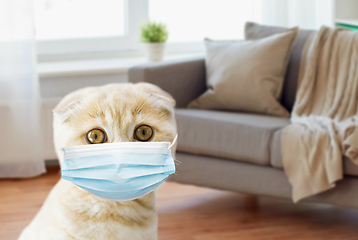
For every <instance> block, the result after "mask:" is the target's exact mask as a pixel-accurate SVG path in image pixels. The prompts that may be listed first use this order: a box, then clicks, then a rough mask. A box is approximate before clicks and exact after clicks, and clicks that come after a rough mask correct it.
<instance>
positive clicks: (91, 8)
mask: <svg viewBox="0 0 358 240" xmlns="http://www.w3.org/2000/svg"><path fill="white" fill-rule="evenodd" d="M35 13H36V14H35V24H36V37H37V39H38V40H50V39H71V38H93V37H108V36H123V35H124V20H125V18H124V14H125V12H124V1H123V0H57V1H56V0H35Z"/></svg>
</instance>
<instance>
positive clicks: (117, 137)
mask: <svg viewBox="0 0 358 240" xmlns="http://www.w3.org/2000/svg"><path fill="white" fill-rule="evenodd" d="M174 105H175V101H174V100H173V99H172V97H171V96H170V95H169V94H167V93H165V92H164V91H162V90H161V89H160V88H158V87H156V86H154V85H152V84H148V83H138V84H131V83H123V84H111V85H106V86H102V87H90V88H85V89H81V90H78V91H76V92H73V93H71V94H69V95H68V96H66V97H65V98H64V99H63V100H62V101H61V102H60V103H59V104H58V105H57V106H56V108H55V109H54V110H53V112H54V125H53V126H54V143H55V147H56V153H57V156H58V159H59V161H60V164H62V163H63V155H62V152H61V150H60V148H62V147H68V146H77V145H85V144H105V143H107V142H109V143H112V142H132V141H153V142H171V141H173V139H174V137H175V135H176V124H175V118H174V115H173V111H174ZM174 153H175V147H174V148H172V155H173V158H174ZM155 195H156V193H155V191H154V192H151V193H150V194H148V195H146V196H144V197H141V198H139V199H135V200H132V201H124V202H118V201H110V200H106V199H103V198H100V197H97V196H95V195H93V194H91V193H89V192H87V191H84V190H82V189H81V188H79V187H77V186H75V185H73V184H72V183H70V182H67V181H65V180H63V179H61V180H59V182H58V183H57V184H56V186H55V187H54V188H53V189H52V190H51V192H50V194H49V196H48V197H47V199H46V201H45V203H44V204H43V206H42V208H41V210H40V211H39V212H38V214H37V215H36V217H35V218H34V219H33V221H32V222H31V223H30V225H29V226H28V227H27V228H26V229H25V230H24V231H23V233H22V234H21V236H20V238H19V239H20V240H70V239H71V240H72V239H78V240H91V239H93V240H94V239H96V240H114V239H118V240H135V239H157V213H156V208H155V205H156V196H155Z"/></svg>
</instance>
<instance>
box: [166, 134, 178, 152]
mask: <svg viewBox="0 0 358 240" xmlns="http://www.w3.org/2000/svg"><path fill="white" fill-rule="evenodd" d="M177 139H178V134H177V135H175V138H174V140H173V142H172V144H170V146H169V148H168V149H171V148H172V147H173V146H174V145H175V143H176V142H177Z"/></svg>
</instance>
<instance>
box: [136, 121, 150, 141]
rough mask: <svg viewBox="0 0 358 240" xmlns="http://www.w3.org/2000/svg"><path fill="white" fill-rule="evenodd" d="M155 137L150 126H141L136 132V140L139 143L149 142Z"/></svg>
mask: <svg viewBox="0 0 358 240" xmlns="http://www.w3.org/2000/svg"><path fill="white" fill-rule="evenodd" d="M152 136H153V129H152V128H151V127H150V126H148V125H141V126H139V127H137V128H136V129H135V130H134V138H135V139H137V140H138V141H142V142H145V141H148V140H149V139H150V138H151V137H152Z"/></svg>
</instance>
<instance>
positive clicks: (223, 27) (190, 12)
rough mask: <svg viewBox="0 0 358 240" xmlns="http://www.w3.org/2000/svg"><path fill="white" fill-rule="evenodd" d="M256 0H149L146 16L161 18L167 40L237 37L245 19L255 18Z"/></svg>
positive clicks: (188, 40) (258, 6)
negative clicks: (166, 30)
mask: <svg viewBox="0 0 358 240" xmlns="http://www.w3.org/2000/svg"><path fill="white" fill-rule="evenodd" d="M260 6H261V2H260V1H257V0H250V1H247V0H220V1H219V0H194V1H193V0H180V1H168V0H149V17H150V19H152V20H156V21H160V22H165V23H166V24H167V26H168V29H169V32H170V36H169V42H190V41H191V42H192V41H202V40H203V39H204V38H206V37H207V38H212V39H241V38H243V34H244V24H245V22H246V21H258V22H260V21H261V19H260V18H259V17H260V15H261V14H257V13H260Z"/></svg>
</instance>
